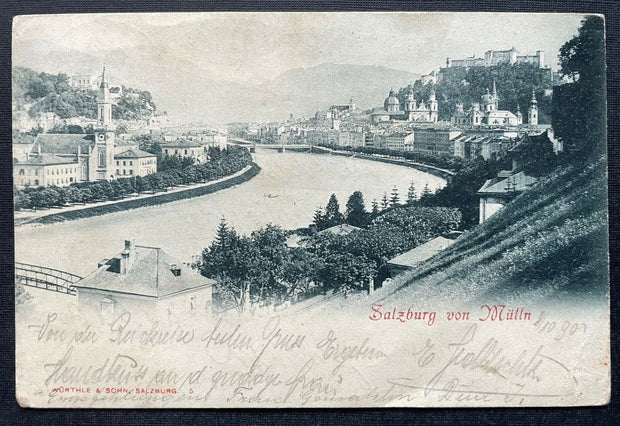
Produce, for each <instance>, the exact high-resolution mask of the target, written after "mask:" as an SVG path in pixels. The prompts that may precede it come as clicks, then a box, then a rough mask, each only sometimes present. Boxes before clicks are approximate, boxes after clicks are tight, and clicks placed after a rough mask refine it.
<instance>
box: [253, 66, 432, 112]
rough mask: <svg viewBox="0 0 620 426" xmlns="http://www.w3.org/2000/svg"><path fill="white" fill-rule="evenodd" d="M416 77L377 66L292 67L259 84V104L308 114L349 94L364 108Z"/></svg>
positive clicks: (346, 99) (268, 108) (377, 103)
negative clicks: (260, 97) (260, 99)
mask: <svg viewBox="0 0 620 426" xmlns="http://www.w3.org/2000/svg"><path fill="white" fill-rule="evenodd" d="M419 77H420V75H419V74H414V73H411V72H408V71H402V70H395V69H392V68H386V67H380V66H363V65H349V64H321V65H317V66H314V67H310V68H295V69H292V70H289V71H287V72H285V73H284V74H281V75H279V76H278V77H276V78H274V79H273V80H271V81H268V82H266V83H263V84H262V85H261V86H260V87H259V89H260V94H261V95H262V98H263V99H264V100H262V102H260V105H261V106H264V107H265V109H266V112H267V111H269V112H271V113H273V114H274V115H275V114H280V115H281V114H288V113H293V114H294V115H295V116H309V115H313V114H314V113H315V112H316V111H317V110H321V109H323V110H324V109H327V108H328V107H329V106H330V105H332V104H346V103H348V102H349V99H351V97H352V98H353V100H354V101H355V103H356V105H357V106H358V108H362V109H366V108H371V107H374V106H381V105H383V100H384V99H385V98H386V97H387V95H388V92H389V91H390V88H392V87H394V88H398V87H402V85H408V84H412V83H413V82H414V81H415V80H416V79H418V78H419ZM269 98H271V99H269ZM274 101H276V102H274Z"/></svg>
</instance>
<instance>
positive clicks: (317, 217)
mask: <svg viewBox="0 0 620 426" xmlns="http://www.w3.org/2000/svg"><path fill="white" fill-rule="evenodd" d="M312 224H313V225H314V226H316V230H317V231H322V230H323V229H327V228H328V227H329V226H327V220H326V219H325V212H324V211H323V208H322V207H319V208H317V209H316V210H315V211H314V217H313V218H312Z"/></svg>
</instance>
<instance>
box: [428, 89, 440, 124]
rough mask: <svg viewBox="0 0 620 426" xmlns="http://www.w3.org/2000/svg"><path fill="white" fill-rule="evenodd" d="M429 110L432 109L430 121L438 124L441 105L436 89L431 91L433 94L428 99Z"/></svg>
mask: <svg viewBox="0 0 620 426" xmlns="http://www.w3.org/2000/svg"><path fill="white" fill-rule="evenodd" d="M428 103H429V109H430V116H429V119H430V121H432V122H434V123H436V122H437V120H438V118H439V104H438V103H437V96H436V95H435V89H431V93H430V95H429V97H428Z"/></svg>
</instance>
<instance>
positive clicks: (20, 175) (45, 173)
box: [13, 154, 80, 189]
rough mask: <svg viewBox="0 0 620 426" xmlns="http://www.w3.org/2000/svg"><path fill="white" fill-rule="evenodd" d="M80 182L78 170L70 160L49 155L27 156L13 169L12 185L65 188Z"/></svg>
mask: <svg viewBox="0 0 620 426" xmlns="http://www.w3.org/2000/svg"><path fill="white" fill-rule="evenodd" d="M79 180H80V168H79V166H78V164H77V163H76V162H75V161H73V160H72V159H67V158H62V157H58V156H55V155H51V154H38V155H35V156H30V155H28V157H27V159H26V160H24V161H22V162H20V163H19V166H18V167H14V169H13V184H14V185H15V186H16V187H17V188H19V189H23V188H26V187H29V186H51V185H54V186H67V185H70V184H72V183H74V182H78V181H79Z"/></svg>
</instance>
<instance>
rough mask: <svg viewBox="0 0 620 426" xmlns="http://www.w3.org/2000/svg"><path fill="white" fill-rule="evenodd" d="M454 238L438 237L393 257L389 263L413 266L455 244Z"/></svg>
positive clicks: (407, 266)
mask: <svg viewBox="0 0 620 426" xmlns="http://www.w3.org/2000/svg"><path fill="white" fill-rule="evenodd" d="M454 241H455V240H454V239H451V238H445V237H437V238H433V239H432V240H430V241H427V242H425V243H424V244H422V245H419V246H417V247H416V248H414V249H411V250H409V251H407V252H405V253H403V254H400V255H398V256H396V257H395V258H393V259H391V260H390V261H389V262H388V263H389V264H392V265H396V266H402V267H406V268H413V267H414V266H417V265H419V264H420V263H422V262H424V261H425V260H427V259H430V258H431V257H433V256H434V255H436V254H437V253H439V252H440V251H442V250H444V249H446V248H447V247H449V246H451V245H452V244H454Z"/></svg>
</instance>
